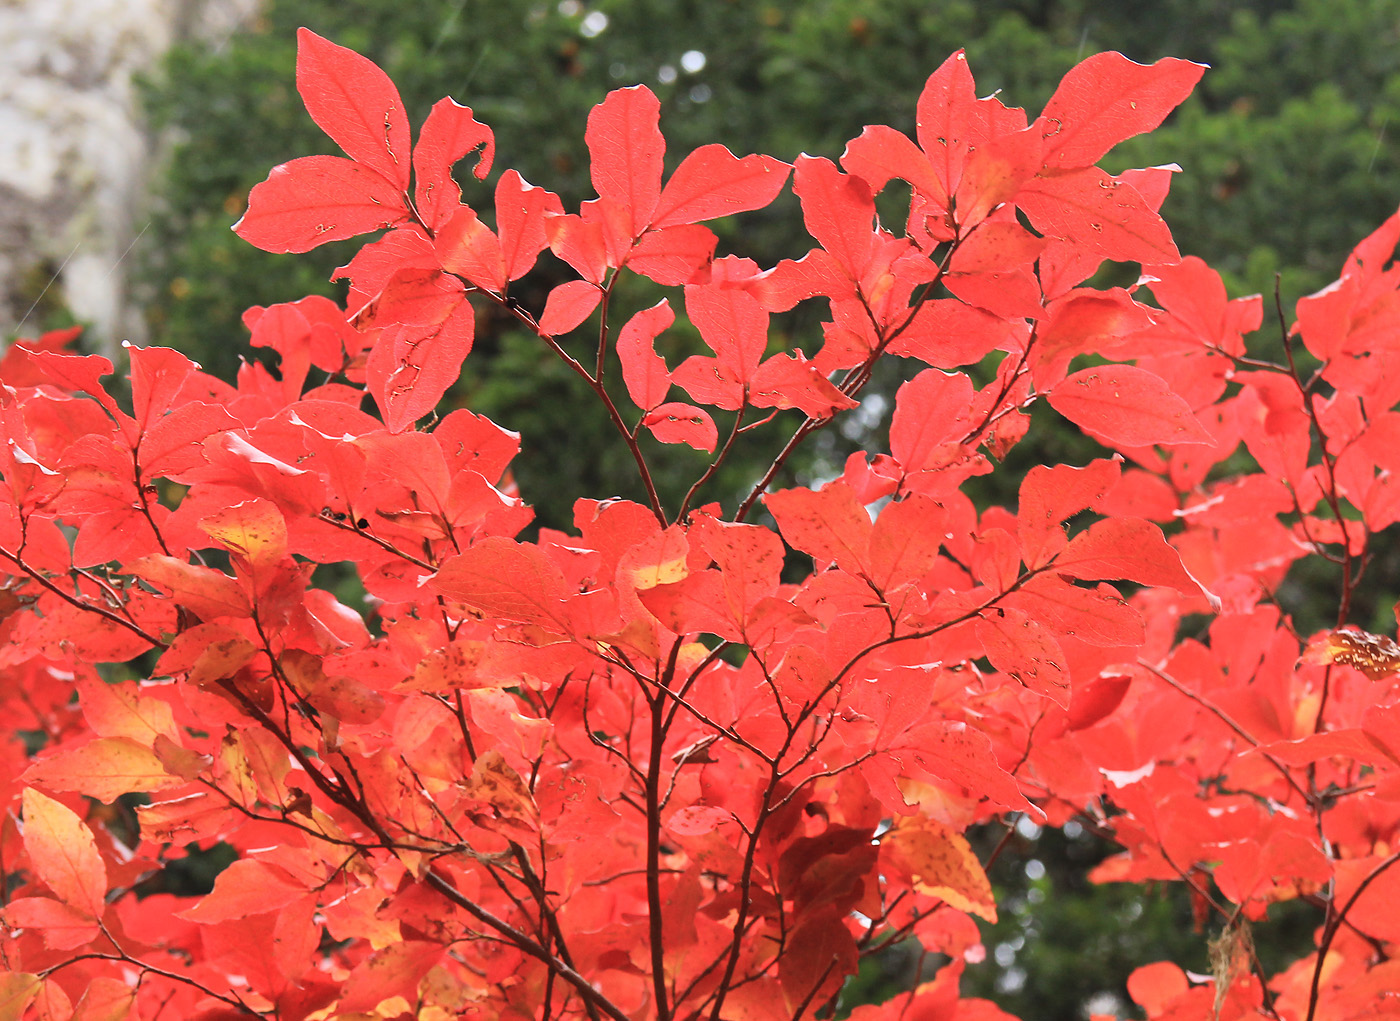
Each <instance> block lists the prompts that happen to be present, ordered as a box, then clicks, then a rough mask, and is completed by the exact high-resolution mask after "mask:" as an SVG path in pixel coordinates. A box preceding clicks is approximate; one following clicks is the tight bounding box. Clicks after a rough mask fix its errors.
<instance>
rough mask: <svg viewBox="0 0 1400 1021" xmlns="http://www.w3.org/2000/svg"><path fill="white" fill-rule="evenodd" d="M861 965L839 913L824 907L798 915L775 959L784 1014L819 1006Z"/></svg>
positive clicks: (852, 940) (853, 939)
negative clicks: (785, 1008)
mask: <svg viewBox="0 0 1400 1021" xmlns="http://www.w3.org/2000/svg"><path fill="white" fill-rule="evenodd" d="M859 965H860V956H859V953H858V951H857V949H856V941H855V938H854V937H853V936H852V935H851V933H850V930H849V929H847V928H846V924H845V922H844V921H843V920H842V918H841V912H840V911H838V910H837V909H836V908H834V907H831V906H827V907H824V908H820V909H818V910H816V911H813V912H810V913H808V914H806V915H804V916H801V920H800V921H799V922H798V923H797V924H796V925H794V926H793V927H792V928H791V929H790V930H789V931H788V933H787V942H786V950H785V952H784V953H783V955H782V956H781V957H780V958H778V980H779V982H781V983H782V988H783V998H784V999H785V1000H786V1001H787V1013H788V1014H789V1015H790V1016H792V1017H799V1016H801V1017H808V1016H810V1015H809V1013H808V1011H810V1007H809V1008H808V1011H804V1012H803V1013H802V1014H801V1015H798V1014H797V1013H796V1011H797V1009H798V1007H799V1006H801V1005H803V1004H813V1003H821V1002H823V1001H824V1000H826V999H828V998H829V997H830V996H831V995H832V994H834V993H835V992H836V991H837V990H839V989H840V988H841V985H842V984H843V983H844V982H845V981H846V976H847V975H854V974H855V973H856V969H857V968H858V967H859Z"/></svg>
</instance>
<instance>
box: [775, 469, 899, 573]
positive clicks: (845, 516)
mask: <svg viewBox="0 0 1400 1021" xmlns="http://www.w3.org/2000/svg"><path fill="white" fill-rule="evenodd" d="M763 503H764V505H765V506H766V507H767V508H768V513H770V514H772V515H773V518H774V520H776V521H777V522H778V528H779V530H780V531H781V532H782V533H783V539H784V541H786V542H787V544H788V545H789V546H791V547H792V548H793V549H799V550H801V551H802V552H804V553H807V554H809V555H810V556H811V557H812V559H814V560H816V561H817V563H818V565H819V566H823V565H827V564H835V565H836V566H837V567H839V568H841V570H843V571H846V572H848V573H850V574H863V573H866V571H867V568H868V563H869V560H868V554H869V548H870V535H871V532H872V531H873V526H872V525H871V523H870V515H869V514H867V513H866V512H865V508H864V507H863V506H862V505H861V504H860V502H859V501H858V500H857V499H856V495H855V492H854V491H853V490H852V489H851V487H850V486H848V485H846V484H845V483H844V482H832V483H829V484H827V485H825V486H823V487H822V488H821V489H818V490H812V489H781V490H778V491H777V492H773V493H768V494H767V495H766V496H764V498H763Z"/></svg>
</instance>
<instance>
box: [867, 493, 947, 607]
mask: <svg viewBox="0 0 1400 1021" xmlns="http://www.w3.org/2000/svg"><path fill="white" fill-rule="evenodd" d="M946 524H947V512H946V511H945V510H944V508H943V506H942V505H941V504H939V503H938V502H936V501H934V500H931V499H930V498H929V497H927V496H921V495H919V494H917V493H915V494H912V495H910V496H906V497H905V498H904V499H903V500H900V501H898V502H897V503H889V504H886V505H885V507H884V509H882V510H881V511H880V516H879V517H877V518H876V519H875V527H874V530H873V531H872V532H871V534H870V580H871V581H873V582H874V583H875V586H876V587H877V588H878V589H879V590H880V591H881V592H885V593H888V592H889V591H890V590H891V589H895V588H898V587H899V586H901V585H904V584H906V583H908V582H911V581H913V580H915V579H916V578H919V577H922V576H923V575H924V574H926V573H927V572H928V571H929V570H930V569H931V568H932V567H933V565H934V562H935V561H936V560H937V557H938V551H939V549H940V548H941V547H942V545H943V540H944V537H945V535H946V534H947V528H946Z"/></svg>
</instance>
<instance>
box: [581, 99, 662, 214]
mask: <svg viewBox="0 0 1400 1021" xmlns="http://www.w3.org/2000/svg"><path fill="white" fill-rule="evenodd" d="M660 116H661V103H660V101H658V100H657V98H656V96H655V95H653V94H652V92H651V90H650V89H648V88H647V87H646V86H644V85H634V86H632V87H631V88H630V89H617V90H615V91H613V92H609V93H608V95H607V98H606V99H604V100H603V101H602V102H601V103H600V104H598V105H597V106H595V107H594V108H593V109H592V110H591V111H590V112H589V114H588V129H587V131H585V133H584V141H585V142H587V143H588V154H589V158H590V160H591V163H590V167H589V177H590V178H591V179H592V181H593V187H594V188H595V189H596V190H597V192H598V195H599V196H600V197H601V198H604V199H609V200H611V201H612V202H615V203H617V205H618V206H619V207H620V208H622V209H624V210H626V216H627V219H628V223H629V224H630V234H631V236H632V237H634V238H635V237H637V236H638V235H640V234H641V233H642V231H643V230H645V229H646V227H647V225H648V224H649V223H651V220H652V214H653V212H654V211H655V210H656V205H657V199H658V198H659V197H660V195H661V170H662V159H663V157H664V156H665V154H666V141H665V139H663V138H662V137H661V129H660V128H659V127H658V126H657V125H658V123H659V121H660Z"/></svg>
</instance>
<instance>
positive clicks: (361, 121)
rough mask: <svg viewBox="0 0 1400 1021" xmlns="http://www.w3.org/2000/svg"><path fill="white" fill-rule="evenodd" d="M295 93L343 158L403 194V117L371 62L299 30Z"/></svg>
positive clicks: (405, 123) (388, 84) (389, 85)
mask: <svg viewBox="0 0 1400 1021" xmlns="http://www.w3.org/2000/svg"><path fill="white" fill-rule="evenodd" d="M297 91H298V92H299V93H301V99H302V102H303V103H305V104H306V112H307V113H309V114H311V119H312V120H314V121H315V122H316V123H317V124H318V125H320V127H321V129H322V130H323V131H325V133H326V134H328V135H330V136H331V138H333V139H335V141H336V144H337V145H339V146H340V147H341V148H342V149H343V150H345V154H346V155H347V156H349V157H350V158H351V159H353V160H355V161H356V162H357V163H362V164H364V165H365V166H366V167H368V168H369V169H371V170H373V171H375V172H376V173H377V174H379V176H380V177H382V178H384V179H385V180H386V181H388V182H390V183H391V184H393V185H394V187H395V188H396V189H397V190H398V191H400V192H404V191H407V190H408V149H409V137H408V118H407V117H406V116H405V114H404V109H403V100H401V99H400V98H399V90H398V89H396V88H394V83H393V82H391V81H390V80H389V76H388V75H386V74H385V73H384V72H383V71H381V70H380V69H379V68H378V67H377V66H375V64H374V62H373V61H371V60H370V59H369V58H367V57H363V56H361V55H360V54H358V53H356V52H355V51H354V50H347V49H346V48H345V47H343V46H337V45H336V44H335V43H333V42H330V41H329V40H327V39H322V38H321V37H320V36H319V35H317V34H316V33H315V32H312V31H311V30H310V29H307V28H300V29H298V30H297Z"/></svg>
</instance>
